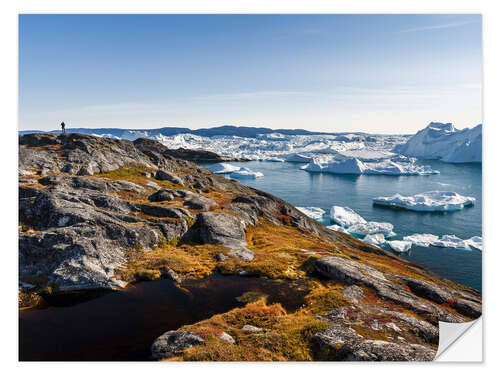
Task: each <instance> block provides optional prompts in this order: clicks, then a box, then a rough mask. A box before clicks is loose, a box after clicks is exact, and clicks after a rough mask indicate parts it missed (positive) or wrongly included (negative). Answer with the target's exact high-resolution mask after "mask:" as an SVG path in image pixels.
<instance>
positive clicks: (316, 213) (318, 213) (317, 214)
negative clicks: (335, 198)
mask: <svg viewBox="0 0 500 375" xmlns="http://www.w3.org/2000/svg"><path fill="white" fill-rule="evenodd" d="M296 208H297V210H299V211H300V212H302V213H303V214H305V215H307V216H309V217H310V218H311V219H315V220H318V219H321V218H322V217H323V215H324V214H325V210H323V209H322V208H319V207H296Z"/></svg>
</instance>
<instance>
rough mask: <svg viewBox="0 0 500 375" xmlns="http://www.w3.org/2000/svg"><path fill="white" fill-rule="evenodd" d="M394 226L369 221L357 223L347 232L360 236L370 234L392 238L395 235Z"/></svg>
mask: <svg viewBox="0 0 500 375" xmlns="http://www.w3.org/2000/svg"><path fill="white" fill-rule="evenodd" d="M393 228H394V226H393V225H392V224H391V223H384V222H381V223H379V222H376V221H369V222H367V223H357V224H354V225H351V226H350V227H348V228H347V231H348V232H349V233H352V234H357V235H359V236H366V235H368V234H377V233H381V234H383V235H384V236H385V237H392V236H394V235H395V233H394V232H393V231H392V229H393Z"/></svg>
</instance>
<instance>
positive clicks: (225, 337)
mask: <svg viewBox="0 0 500 375" xmlns="http://www.w3.org/2000/svg"><path fill="white" fill-rule="evenodd" d="M219 338H220V339H221V340H224V341H227V342H228V343H230V344H235V343H236V341H234V339H233V338H232V336H231V335H230V334H228V333H226V332H222V333H221V335H220V336H219Z"/></svg>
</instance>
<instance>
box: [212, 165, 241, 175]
mask: <svg viewBox="0 0 500 375" xmlns="http://www.w3.org/2000/svg"><path fill="white" fill-rule="evenodd" d="M208 169H210V170H211V171H212V172H213V173H231V172H235V171H239V170H240V169H241V167H237V166H236V165H232V164H229V163H217V164H214V165H211V166H210V167H208Z"/></svg>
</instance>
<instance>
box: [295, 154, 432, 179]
mask: <svg viewBox="0 0 500 375" xmlns="http://www.w3.org/2000/svg"><path fill="white" fill-rule="evenodd" d="M302 169H303V170H305V171H308V172H313V173H332V174H353V175H361V174H371V175H388V176H423V175H430V174H438V173H439V171H436V170H433V169H432V168H431V167H429V166H427V165H415V164H414V163H412V162H407V163H401V162H400V163H397V162H395V161H392V160H382V161H379V162H362V161H361V160H359V159H357V158H347V159H344V160H337V161H331V162H327V163H322V162H321V161H320V160H318V159H314V160H313V161H311V162H310V163H309V164H307V165H306V166H303V167H302Z"/></svg>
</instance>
